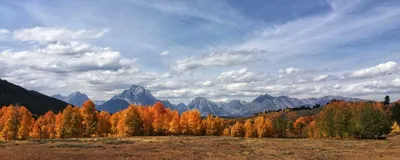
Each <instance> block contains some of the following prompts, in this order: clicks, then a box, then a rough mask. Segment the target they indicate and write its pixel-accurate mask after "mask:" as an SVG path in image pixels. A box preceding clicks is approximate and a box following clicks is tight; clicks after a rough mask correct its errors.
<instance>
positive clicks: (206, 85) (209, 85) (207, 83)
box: [202, 80, 215, 87]
mask: <svg viewBox="0 0 400 160" xmlns="http://www.w3.org/2000/svg"><path fill="white" fill-rule="evenodd" d="M202 85H203V86H204V87H211V86H214V85H215V84H214V83H213V82H212V81H210V80H207V81H204V82H203V83H202Z"/></svg>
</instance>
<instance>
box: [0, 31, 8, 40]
mask: <svg viewBox="0 0 400 160" xmlns="http://www.w3.org/2000/svg"><path fill="white" fill-rule="evenodd" d="M9 33H10V31H9V30H7V29H1V28H0V40H1V39H5V38H6V37H7V36H8V34H9Z"/></svg>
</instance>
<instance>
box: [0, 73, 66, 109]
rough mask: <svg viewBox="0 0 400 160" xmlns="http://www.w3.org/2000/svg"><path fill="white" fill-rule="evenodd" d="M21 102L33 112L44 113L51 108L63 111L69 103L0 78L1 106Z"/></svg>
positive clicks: (20, 103)
mask: <svg viewBox="0 0 400 160" xmlns="http://www.w3.org/2000/svg"><path fill="white" fill-rule="evenodd" d="M10 104H19V105H22V106H25V107H26V108H27V109H28V110H29V111H31V112H32V113H33V114H44V113H46V112H47V111H49V110H52V111H54V112H58V111H62V110H63V109H64V108H65V107H66V106H67V105H68V103H65V102H63V101H61V100H58V99H55V98H52V97H49V96H46V95H44V94H41V93H39V92H36V91H30V90H26V89H25V88H22V87H20V86H17V85H15V84H12V83H10V82H7V81H6V80H2V79H0V106H8V105H10Z"/></svg>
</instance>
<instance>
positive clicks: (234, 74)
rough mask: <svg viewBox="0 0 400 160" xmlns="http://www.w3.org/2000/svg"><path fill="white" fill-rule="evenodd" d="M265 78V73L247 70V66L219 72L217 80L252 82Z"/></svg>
mask: <svg viewBox="0 0 400 160" xmlns="http://www.w3.org/2000/svg"><path fill="white" fill-rule="evenodd" d="M266 79H267V75H266V74H264V73H258V74H257V73H254V72H251V71H249V70H248V69H247V68H242V69H239V70H233V71H228V72H223V73H221V74H220V75H219V76H218V77H217V80H219V81H221V82H253V81H263V80H266Z"/></svg>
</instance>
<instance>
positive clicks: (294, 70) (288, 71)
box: [279, 67, 300, 74]
mask: <svg viewBox="0 0 400 160" xmlns="http://www.w3.org/2000/svg"><path fill="white" fill-rule="evenodd" d="M299 71H300V69H298V68H292V67H290V68H286V69H280V70H279V73H280V74H292V73H298V72H299Z"/></svg>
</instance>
